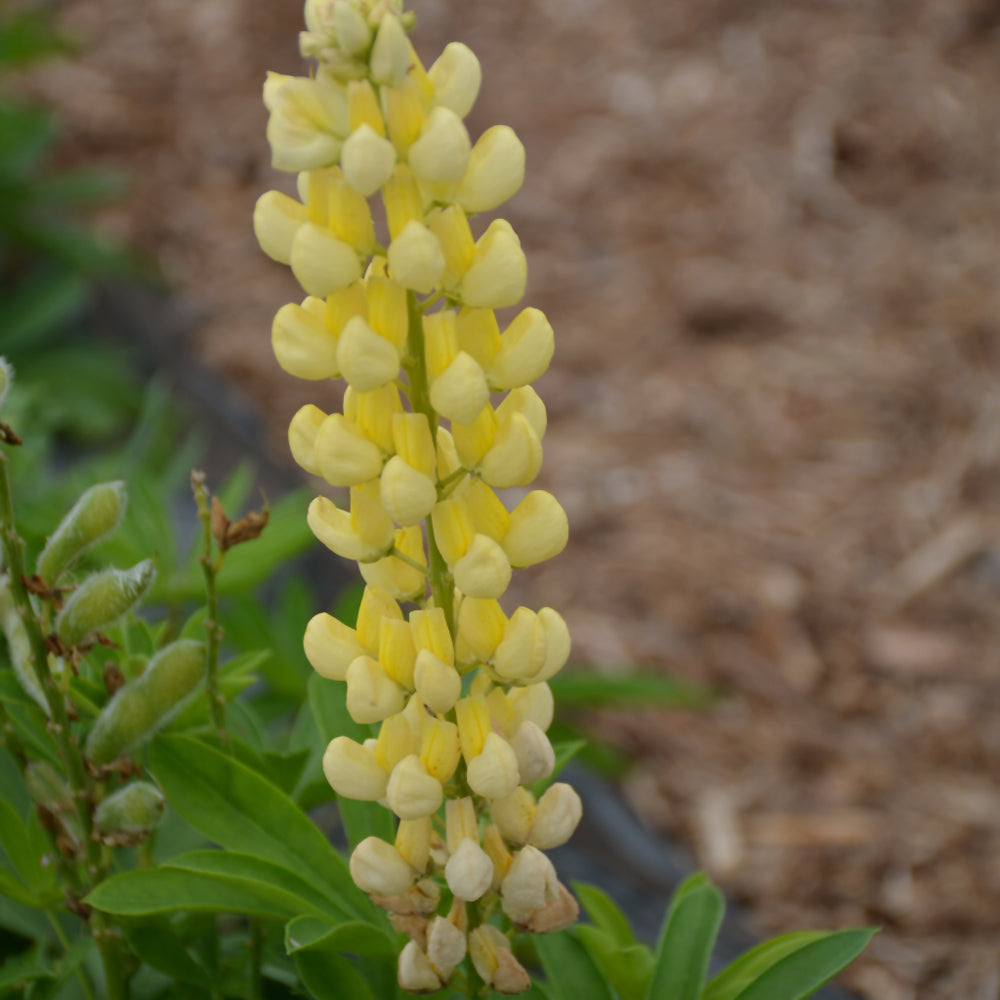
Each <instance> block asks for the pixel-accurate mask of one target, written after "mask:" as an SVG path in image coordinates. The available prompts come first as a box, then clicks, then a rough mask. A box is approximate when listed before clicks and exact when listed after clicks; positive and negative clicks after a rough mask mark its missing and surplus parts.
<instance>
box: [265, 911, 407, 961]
mask: <svg viewBox="0 0 1000 1000" xmlns="http://www.w3.org/2000/svg"><path fill="white" fill-rule="evenodd" d="M308 948H318V949H322V950H325V951H333V952H347V953H348V954H350V955H364V956H367V957H368V958H385V959H388V960H390V961H392V960H394V959H395V957H396V945H395V943H394V942H393V940H392V939H391V938H390V937H389V935H388V934H386V933H385V931H383V930H382V929H381V928H379V927H376V926H375V925H374V924H369V923H365V922H364V921H363V920H351V921H349V922H347V923H343V924H336V925H334V924H331V923H330V922H329V921H326V920H317V919H316V918H315V917H310V916H301V917H296V918H295V919H294V920H291V921H289V923H288V926H287V927H285V951H286V952H287V953H288V954H289V955H291V954H293V953H294V952H297V951H305V950H306V949H308Z"/></svg>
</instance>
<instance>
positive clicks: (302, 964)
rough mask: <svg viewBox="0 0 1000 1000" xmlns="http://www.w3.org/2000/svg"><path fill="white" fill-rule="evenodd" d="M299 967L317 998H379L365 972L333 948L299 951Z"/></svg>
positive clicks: (303, 980) (332, 999)
mask: <svg viewBox="0 0 1000 1000" xmlns="http://www.w3.org/2000/svg"><path fill="white" fill-rule="evenodd" d="M295 967H296V968H297V969H298V970H299V975H300V976H301V977H302V982H303V983H305V985H306V989H308V990H309V992H310V993H311V994H312V996H313V998H314V1000H345V998H346V997H350V998H351V1000H375V998H374V996H373V995H372V991H371V990H370V989H369V987H368V984H367V983H366V982H365V981H364V979H362V978H361V973H360V972H358V971H357V969H355V968H354V966H353V965H352V964H351V963H350V962H349V961H348V960H347V959H346V958H341V956H340V955H337V954H335V953H334V952H329V951H311V950H307V951H298V952H296V953H295Z"/></svg>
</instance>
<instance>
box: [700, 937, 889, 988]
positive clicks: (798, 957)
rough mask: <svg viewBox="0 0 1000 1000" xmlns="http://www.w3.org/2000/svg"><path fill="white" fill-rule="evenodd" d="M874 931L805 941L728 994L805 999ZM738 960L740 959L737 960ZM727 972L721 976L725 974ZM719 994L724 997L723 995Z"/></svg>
mask: <svg viewBox="0 0 1000 1000" xmlns="http://www.w3.org/2000/svg"><path fill="white" fill-rule="evenodd" d="M876 930H877V928H875V927H860V928H857V929H854V930H847V931H834V932H833V933H831V934H823V935H821V936H820V937H819V938H816V939H814V940H812V941H805V942H803V943H802V944H801V946H800V947H797V948H794V949H792V950H790V951H787V952H786V954H784V955H783V956H781V957H779V958H778V959H777V961H775V962H773V963H772V964H770V965H769V966H768V967H767V968H765V969H763V970H762V971H761V972H760V973H759V974H758V975H757V976H756V977H755V978H754V979H753V980H752V981H750V982H748V983H747V985H746V986H744V988H743V989H741V990H740V991H739V992H738V993H733V994H730V995H731V996H732V998H733V1000H806V997H811V996H812V995H813V994H814V993H815V992H816V991H817V990H818V989H819V988H820V987H821V986H823V985H824V984H825V983H828V982H829V981H830V980H831V979H833V977H834V976H835V975H837V973H838V972H840V971H841V970H842V969H843V968H845V967H846V966H847V965H850V963H851V962H853V961H854V959H856V958H857V957H858V955H860V954H861V952H862V951H863V950H864V948H865V945H867V944H868V942H869V941H870V940H871V938H872V935H873V934H875V932H876ZM744 957H746V956H744ZM739 961H741V959H737V962H739ZM734 964H735V963H734ZM761 964H763V963H761ZM730 968H732V966H730ZM726 971H728V970H724V971H723V972H722V973H720V975H725V974H726ZM717 978H718V977H717ZM713 982H714V981H713ZM719 995H720V996H722V997H725V996H726V994H724V993H721V994H719Z"/></svg>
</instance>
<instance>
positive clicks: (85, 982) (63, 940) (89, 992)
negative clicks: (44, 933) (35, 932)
mask: <svg viewBox="0 0 1000 1000" xmlns="http://www.w3.org/2000/svg"><path fill="white" fill-rule="evenodd" d="M45 916H46V917H48V918H49V923H50V924H52V930H54V931H55V933H56V937H57V938H58V939H59V944H60V945H62V950H63V951H64V952H68V951H69V938H68V937H66V932H65V931H64V930H63V929H62V925H61V924H60V923H59V920H58V919H57V918H56V916H55V914H53V912H52V911H51V910H46V911H45ZM76 978H77V981H78V982H79V983H80V990H81V991H82V992H83V995H84V996H85V997H86V1000H97V996H96V994H95V993H94V987H93V984H92V983H91V982H90V977H89V976H88V975H87V974H86V972H85V971H84V968H83V966H82V965H78V966H77V967H76Z"/></svg>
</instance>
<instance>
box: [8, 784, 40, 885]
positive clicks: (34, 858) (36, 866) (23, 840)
mask: <svg viewBox="0 0 1000 1000" xmlns="http://www.w3.org/2000/svg"><path fill="white" fill-rule="evenodd" d="M0 846H2V847H3V849H4V852H5V853H6V855H7V857H8V858H9V859H10V863H11V865H12V866H13V868H14V871H15V872H17V874H18V875H19V876H20V877H21V880H22V881H23V882H24V884H25V885H26V886H27V887H28V888H29V889H30V890H32V891H35V892H37V891H39V890H41V889H43V888H45V887H47V886H51V885H52V875H51V869H43V868H42V859H41V855H40V854H38V853H36V851H35V847H34V845H33V844H32V840H31V838H30V837H29V835H28V829H27V827H26V826H25V825H24V824H23V823H22V822H21V817H20V816H18V814H17V813H16V812H15V811H14V807H13V806H11V804H10V803H9V802H7V801H6V800H5V799H0Z"/></svg>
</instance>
